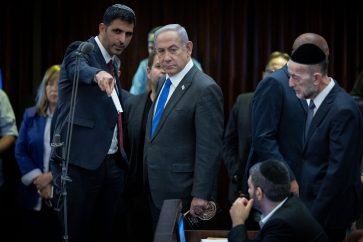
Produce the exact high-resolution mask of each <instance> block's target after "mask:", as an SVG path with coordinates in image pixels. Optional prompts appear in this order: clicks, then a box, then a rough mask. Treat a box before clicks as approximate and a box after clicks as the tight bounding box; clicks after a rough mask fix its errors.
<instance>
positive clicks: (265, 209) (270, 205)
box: [261, 201, 282, 216]
mask: <svg viewBox="0 0 363 242" xmlns="http://www.w3.org/2000/svg"><path fill="white" fill-rule="evenodd" d="M280 202H282V201H279V202H272V201H266V202H264V203H263V206H261V210H262V214H263V215H264V216H266V215H267V214H269V213H271V211H272V210H274V209H275V208H276V207H277V206H278V205H279V204H280Z"/></svg>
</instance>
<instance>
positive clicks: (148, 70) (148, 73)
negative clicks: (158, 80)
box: [146, 67, 151, 79]
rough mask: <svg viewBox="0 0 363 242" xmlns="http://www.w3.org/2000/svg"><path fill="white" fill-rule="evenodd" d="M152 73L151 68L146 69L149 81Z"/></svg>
mask: <svg viewBox="0 0 363 242" xmlns="http://www.w3.org/2000/svg"><path fill="white" fill-rule="evenodd" d="M150 72H151V69H150V67H147V68H146V76H147V79H150Z"/></svg>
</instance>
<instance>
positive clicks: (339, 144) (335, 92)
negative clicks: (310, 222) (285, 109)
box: [300, 83, 363, 229]
mask: <svg viewBox="0 0 363 242" xmlns="http://www.w3.org/2000/svg"><path fill="white" fill-rule="evenodd" d="M362 137H363V135H362V118H361V114H360V110H359V109H358V106H357V105H356V103H355V102H354V100H353V99H352V98H351V97H350V96H349V94H347V93H346V92H345V91H344V90H343V89H342V88H341V87H339V85H338V84H337V83H336V84H335V86H334V87H333V89H332V90H331V91H330V93H329V94H328V95H327V97H326V98H325V99H324V101H323V102H322V104H321V106H320V107H319V108H318V109H317V111H316V113H315V115H314V118H313V120H312V123H311V126H310V129H309V134H308V137H307V140H306V144H305V147H304V159H303V161H302V172H301V179H300V180H301V181H300V197H301V199H302V200H303V202H304V203H305V204H306V206H307V207H308V208H309V210H310V211H311V213H312V214H313V216H314V217H315V218H316V219H317V220H318V221H319V222H320V223H321V224H322V225H323V227H324V228H325V229H345V228H347V227H348V226H349V225H350V224H351V223H352V222H353V221H354V220H355V219H356V218H357V217H358V215H359V208H360V206H359V205H360V202H359V201H360V191H361V190H360V189H361V184H360V158H361V147H362Z"/></svg>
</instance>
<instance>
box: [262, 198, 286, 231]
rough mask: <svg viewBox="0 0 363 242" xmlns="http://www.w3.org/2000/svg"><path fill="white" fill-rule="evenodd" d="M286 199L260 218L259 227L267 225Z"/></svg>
mask: <svg viewBox="0 0 363 242" xmlns="http://www.w3.org/2000/svg"><path fill="white" fill-rule="evenodd" d="M286 200H287V198H285V199H284V200H283V201H282V202H280V203H279V205H277V206H276V207H275V208H274V209H273V210H272V211H271V212H270V213H269V214H267V215H266V216H264V215H262V216H261V221H260V223H259V224H260V227H261V228H262V227H263V225H265V223H267V221H268V220H269V219H270V218H271V216H272V215H273V214H274V213H275V212H276V211H277V210H278V209H279V208H280V207H281V206H282V205H283V204H284V203H285V202H286Z"/></svg>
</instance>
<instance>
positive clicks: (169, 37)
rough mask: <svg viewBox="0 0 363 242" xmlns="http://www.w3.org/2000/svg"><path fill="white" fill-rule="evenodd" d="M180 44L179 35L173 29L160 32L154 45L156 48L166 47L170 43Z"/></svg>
mask: <svg viewBox="0 0 363 242" xmlns="http://www.w3.org/2000/svg"><path fill="white" fill-rule="evenodd" d="M178 44H180V37H179V35H178V33H177V32H175V31H165V32H162V33H160V34H159V35H158V36H157V38H156V43H155V45H156V46H157V47H158V48H166V47H169V46H171V45H178Z"/></svg>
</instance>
